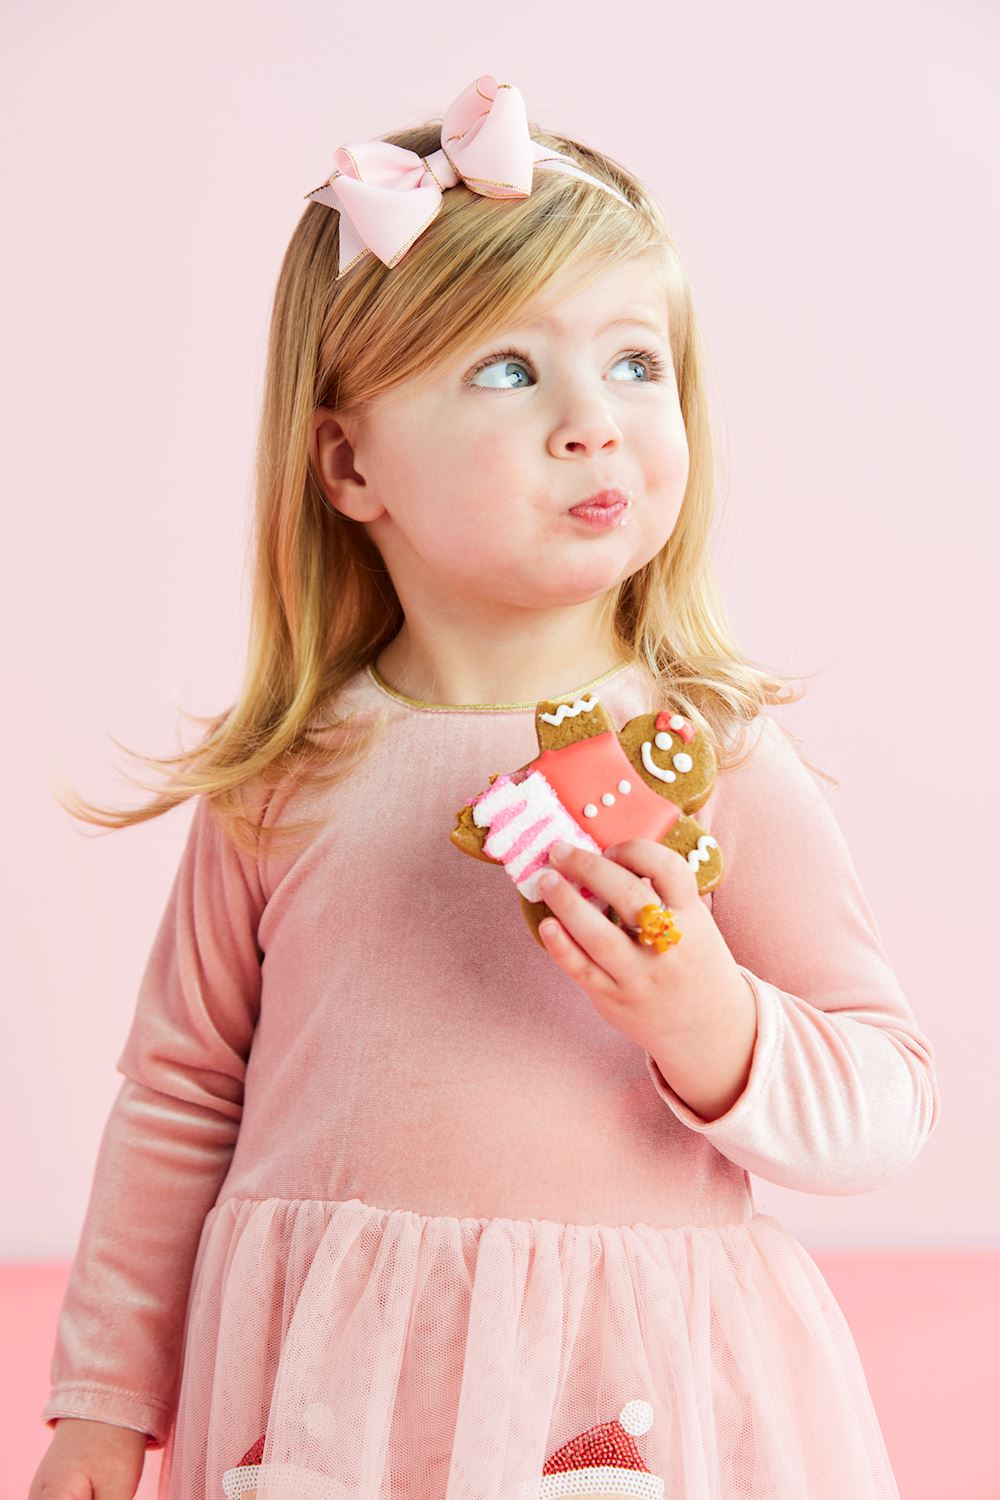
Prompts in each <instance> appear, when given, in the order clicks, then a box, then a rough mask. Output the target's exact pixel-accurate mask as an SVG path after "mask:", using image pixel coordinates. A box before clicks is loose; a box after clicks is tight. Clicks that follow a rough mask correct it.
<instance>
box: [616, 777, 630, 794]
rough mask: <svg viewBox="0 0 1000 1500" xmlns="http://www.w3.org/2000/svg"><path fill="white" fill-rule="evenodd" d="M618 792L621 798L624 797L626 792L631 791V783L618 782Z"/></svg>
mask: <svg viewBox="0 0 1000 1500" xmlns="http://www.w3.org/2000/svg"><path fill="white" fill-rule="evenodd" d="M618 790H619V791H620V792H621V794H622V796H623V797H624V796H625V795H626V794H627V793H628V792H630V791H631V790H632V783H631V781H619V783H618Z"/></svg>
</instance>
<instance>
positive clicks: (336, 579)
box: [58, 122, 840, 852]
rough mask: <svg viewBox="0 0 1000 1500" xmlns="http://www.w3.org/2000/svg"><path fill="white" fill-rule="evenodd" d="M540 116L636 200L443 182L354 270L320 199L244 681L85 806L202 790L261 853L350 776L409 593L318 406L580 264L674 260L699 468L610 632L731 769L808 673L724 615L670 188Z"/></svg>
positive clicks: (275, 323) (153, 810)
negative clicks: (520, 194)
mask: <svg viewBox="0 0 1000 1500" xmlns="http://www.w3.org/2000/svg"><path fill="white" fill-rule="evenodd" d="M531 133H532V135H533V137H534V138H535V139H536V140H538V141H540V142H542V143H543V144H544V145H547V146H553V147H555V148H556V149H557V150H559V151H563V152H566V153H567V154H569V155H571V156H572V157H574V158H575V159H576V160H577V161H579V163H580V164H581V165H582V166H583V167H584V168H585V170H586V171H588V172H590V173H592V174H593V175H595V176H598V177H600V178H602V179H603V180H605V181H607V182H609V183H611V184H612V185H613V186H614V187H616V188H618V190H619V191H620V192H622V193H623V194H624V195H625V196H626V198H627V199H628V200H629V204H630V205H631V206H627V205H625V204H623V203H621V202H619V201H618V200H617V199H616V198H615V197H613V196H612V194H610V193H606V192H604V191H602V190H601V189H600V188H598V187H595V186H593V185H591V184H589V183H586V182H583V181H581V180H579V179H577V178H574V177H572V176H570V175H568V174H564V173H560V172H557V171H553V170H539V171H537V172H536V173H535V178H534V185H533V188H532V192H531V195H530V196H529V197H528V198H525V199H520V200H510V199H506V200H501V199H490V198H485V197H481V196H479V195H478V194H476V193H474V192H472V191H471V190H470V189H469V188H467V187H466V186H465V185H464V184H461V183H460V184H459V185H458V186H456V187H454V188H451V189H449V190H448V191H446V192H445V193H444V194H443V195H442V199H441V207H440V212H439V213H438V215H437V216H436V218H435V219H434V220H433V221H432V222H431V224H430V226H429V227H428V228H427V229H426V230H425V231H424V233H423V234H422V235H421V236H420V237H419V238H418V239H417V240H416V241H415V242H414V244H413V245H412V246H411V247H410V249H409V250H408V251H407V252H406V254H405V256H404V257H403V258H402V260H401V261H400V262H399V263H398V264H397V265H396V266H395V267H393V268H392V269H390V268H388V267H386V266H385V265H383V263H382V262H381V261H380V260H379V259H378V258H377V257H376V256H375V255H373V254H372V255H368V256H366V257H364V258H363V259H362V260H361V261H360V262H359V263H358V264H356V265H355V266H354V267H353V268H352V269H351V270H350V271H349V272H347V273H346V274H345V276H344V277H343V279H342V280H340V281H338V280H337V272H338V262H339V214H338V213H337V211H336V210H334V209H330V208H327V207H324V206H323V205H321V204H318V203H315V202H310V203H309V204H308V205H307V206H306V208H305V210H304V212H303V214H302V216H301V218H300V220H299V222H298V224H297V226H296V228H295V231H294V233H293V234H292V237H291V241H290V243H289V245H288V248H287V250H286V252H285V255H284V258H283V261H282V265H281V271H280V274H279V277H278V282H277V287H276V290H275V295H274V305H273V309H272V317H271V325H270V333H269V342H268V353H267V366H266V372H265V387H264V396H263V410H262V413H261V422H260V429H259V435H258V445H257V460H256V505H255V525H254V535H253V538H252V546H253V563H252V575H253V576H252V586H251V601H250V616H251V618H250V640H249V643H248V652H247V660H246V665H245V671H244V677H243V682H242V685H241V687H240V690H239V693H238V696H237V698H236V701H235V703H234V704H233V705H232V706H231V707H230V708H228V709H227V710H226V711H225V712H223V713H222V714H220V715H218V716H216V717H214V718H201V717H200V716H198V715H189V714H185V717H187V718H189V719H194V720H195V721H196V722H198V723H200V724H202V725H207V730H206V732H205V734H204V735H203V737H202V738H201V740H200V742H199V743H198V744H196V745H195V746H194V747H193V748H192V749H190V750H184V751H182V752H181V753H179V754H178V755H174V756H161V757H156V756H151V755H141V754H140V755H138V756H137V757H136V758H137V759H139V760H141V761H142V762H143V763H144V764H145V765H147V766H155V767H157V768H161V769H162V770H164V771H165V772H167V773H168V774H167V779H166V783H165V785H163V786H160V787H159V788H156V787H152V786H148V785H146V784H145V783H142V782H135V781H134V778H130V779H132V780H133V782H134V784H137V785H141V786H144V789H145V790H147V791H149V792H151V793H153V796H152V800H151V801H149V802H148V803H146V804H145V805H143V806H140V807H137V808H133V809H106V808H102V807H99V806H97V805H96V804H94V803H91V802H88V801H86V800H85V799H82V798H79V797H77V796H76V795H75V794H73V795H72V796H71V798H70V800H69V801H68V802H67V801H63V799H61V798H60V799H58V800H60V802H61V804H62V805H63V806H64V807H66V808H67V810H68V811H70V812H71V813H72V814H73V815H74V816H75V817H77V818H79V819H81V820H82V821H84V822H88V823H93V824H97V825H99V826H101V827H104V828H109V829H110V828H122V827H126V826H128V825H129V824H132V823H139V822H143V821H145V820H146V819H148V818H155V817H158V816H159V815H160V814H161V813H164V812H167V811H168V810H169V809H170V808H172V807H175V806H176V805H177V804H178V803H179V802H183V801H185V800H186V799H187V798H189V797H192V796H196V795H197V794H199V793H202V794H204V795H205V796H207V797H208V798H210V799H211V800H212V802H213V807H214V810H215V811H216V813H217V815H218V817H219V819H220V821H221V823H222V824H223V827H224V829H225V831H226V832H227V834H228V835H229V837H230V838H231V839H232V841H233V842H234V843H235V844H236V845H237V846H238V847H240V848H242V849H244V850H248V851H254V852H260V850H261V845H262V842H264V843H266V844H267V845H268V846H270V843H271V840H272V839H273V838H274V837H276V835H277V830H276V829H274V828H268V829H266V830H265V829H263V828H262V826H261V825H262V820H263V816H264V814H265V810H266V806H267V803H268V801H269V800H270V796H271V794H272V793H273V791H274V789H275V787H276V786H277V785H278V784H279V782H280V781H281V780H282V779H283V778H284V777H287V776H291V777H293V778H295V779H297V778H299V777H304V778H307V779H309V780H310V781H311V782H313V783H314V784H332V783H334V782H336V781H338V780H340V779H341V778H342V777H343V776H345V775H346V774H347V773H348V772H349V771H350V769H351V767H352V766H353V765H354V763H355V758H356V756H358V755H360V754H362V753H363V751H364V749H365V746H366V745H367V743H368V742H369V740H370V736H371V735H372V734H373V733H374V732H375V731H376V730H377V729H378V727H379V726H378V723H377V722H375V723H369V724H368V725H367V726H366V727H365V728H362V727H360V726H359V725H358V724H356V723H352V722H351V720H350V719H349V717H338V716H337V715H336V713H335V711H334V708H335V705H334V703H333V700H335V698H336V696H337V694H338V692H339V690H340V689H341V688H342V687H343V685H344V684H345V683H346V682H347V681H348V679H349V678H351V677H352V676H353V674H354V673H356V672H357V671H358V670H359V669H361V668H363V667H364V666H365V665H366V664H367V663H369V662H371V661H373V660H374V658H375V657H377V656H378V654H379V653H380V652H381V650H382V649H383V648H384V647H385V646H386V645H387V644H388V642H389V641H390V640H391V639H392V638H393V636H394V635H395V634H396V633H397V631H398V630H399V628H400V626H401V624H402V622H403V612H402V607H401V605H400V602H399V598H398V595H397V593H396V590H395V588H394V587H393V583H392V579H391V577H390V576H389V573H388V571H387V570H386V568H385V566H384V564H383V560H382V557H381V555H380V554H379V552H378V550H377V549H376V547H375V546H374V544H373V543H372V542H371V541H370V539H369V537H368V534H367V532H366V530H365V528H364V526H363V525H362V524H360V523H358V522H356V521H353V520H351V519H349V518H347V517H345V516H343V515H342V514H340V513H339V512H338V511H336V510H334V509H333V507H332V506H331V505H330V504H329V503H328V502H327V501H326V498H325V496H324V493H323V491H322V489H321V487H320V484H319V481H318V478H317V476H316V473H315V471H314V470H313V467H312V461H311V458H310V455H309V441H310V432H311V417H312V414H313V412H314V410H315V408H316V407H317V406H329V407H332V408H333V409H334V410H336V411H338V412H342V413H345V414H352V415H357V416H359V417H361V418H363V414H364V411H365V408H366V406H367V404H368V403H369V402H371V401H373V400H375V399H376V398H377V397H379V396H381V395H383V394H384V393H386V392H388V391H390V390H391V389H392V388H393V387H394V386H396V385H397V384H399V383H400V382H403V381H407V380H410V379H413V378H415V377H418V376H420V377H425V376H427V375H428V374H429V373H433V371H434V370H435V369H437V368H438V367H443V366H450V365H451V364H453V363H454V362H455V361H456V360H457V359H458V358H460V357H461V355H462V354H463V353H464V352H465V351H466V350H467V349H472V348H473V347H475V346H476V345H477V344H480V343H482V342H483V341H484V340H485V339H488V338H490V337H492V335H493V334H494V332H495V331H496V330H497V328H498V327H499V326H501V325H503V324H507V323H509V322H511V321H513V320H514V319H515V315H516V314H518V313H519V312H520V311H521V309H522V308H523V307H524V305H525V304H526V303H527V302H528V301H529V300H530V299H532V298H534V297H535V296H536V295H538V294H539V293H541V292H542V291H543V290H544V288H545V287H546V284H547V283H548V282H549V281H550V279H551V278H552V277H553V276H554V275H555V274H556V273H557V272H562V271H564V270H566V269H567V268H570V267H573V268H577V267H579V268H580V271H581V273H582V274H584V273H587V272H588V271H589V272H590V275H589V276H587V280H589V279H590V276H593V277H596V276H599V275H600V274H602V272H603V271H604V270H606V268H607V267H609V266H611V265H612V264H621V263H622V262H624V261H627V260H631V259H633V258H634V257H635V256H637V255H650V256H651V257H653V258H654V261H655V263H656V265H657V266H660V265H662V269H663V274H664V280H665V287H666V293H667V301H668V308H669V329H670V342H671V352H672V357H673V362H674V369H675V374H676V380H677V387H678V391H679V394H680V405H681V410H682V413H683V419H684V424H685V428H686V433H687V442H688V449H689V454H690V466H689V473H688V480H687V487H686V490H685V494H684V500H683V504H682V507H681V510H680V514H679V516H678V520H677V524H676V526H675V528H674V530H673V532H672V534H671V536H670V537H669V539H668V540H667V542H666V543H665V545H664V546H663V548H662V549H661V550H660V551H659V552H658V553H657V554H656V556H655V557H653V558H651V559H650V560H649V562H647V563H646V564H645V565H644V566H643V567H642V568H640V569H639V571H638V572H637V573H635V574H634V575H633V576H632V577H630V578H628V579H627V580H625V581H624V582H623V583H621V584H619V585H618V586H617V587H616V588H615V589H614V590H613V591H611V592H610V593H609V595H608V597H607V599H606V600H605V609H606V616H605V624H606V626H607V627H608V628H609V634H610V640H611V642H612V649H615V648H617V651H618V653H619V654H620V657H621V658H623V659H635V660H638V661H639V662H641V663H644V664H645V666H646V667H647V668H648V669H649V671H650V672H651V673H652V675H653V676H654V678H655V679H657V681H658V683H659V687H660V689H661V690H662V693H663V694H664V696H665V698H666V700H667V701H668V702H669V703H670V704H671V705H673V706H675V707H676V708H677V709H678V710H679V711H680V712H681V713H683V714H684V715H685V716H687V717H688V718H689V719H690V720H691V721H692V722H693V723H695V724H697V725H698V727H699V728H700V729H702V730H703V731H705V732H707V733H709V734H710V735H712V736H713V739H714V742H715V743H716V745H717V747H718V751H719V763H720V768H724V767H725V766H726V765H729V764H734V763H737V762H735V761H731V760H728V759H727V754H728V746H729V745H730V743H731V742H732V741H733V740H734V739H739V738H740V733H741V731H742V730H743V729H744V728H745V727H746V726H747V725H748V724H749V723H750V722H751V721H752V720H753V719H755V718H756V717H757V716H758V714H759V713H760V712H761V710H762V709H763V708H764V707H765V706H766V705H768V704H772V703H777V704H784V703H790V702H794V701H796V700H797V699H798V698H801V697H802V696H803V695H804V692H805V689H804V688H803V689H802V690H801V691H799V692H794V691H793V690H792V689H791V688H790V687H789V679H786V678H781V677H778V676H776V675H774V674H772V673H771V672H769V671H767V670H765V669H764V668H763V667H762V666H760V665H759V664H757V663H756V662H754V661H752V660H750V659H749V658H748V657H746V656H744V655H743V653H742V652H741V651H740V650H739V648H738V647H737V645H736V642H735V640H734V638H733V633H732V631H731V629H730V626H729V623H728V621H727V618H726V612H725V608H724V605H723V601H722V597H721V593H720V590H719V586H718V583H717V581H716V578H715V574H714V571H713V568H712V564H711V560H710V556H709V541H710V529H711V525H712V521H713V518H714V512H715V460H714V454H713V449H712V440H711V432H710V427H709V414H708V407H707V402H706V393H705V386H704V377H703V370H704V354H703V346H702V339H701V335H700V332H699V328H698V324H697V321H696V318H695V314H694V307H693V303H692V298H691V293H690V290H689V288H688V284H687V279H686V276H685V274H684V271H683V268H682V265H681V261H680V257H679V254H678V252H677V249H676V247H675V245H674V242H673V240H672V238H671V235H670V233H669V230H668V228H667V225H666V223H665V221H664V219H663V216H662V214H661V212H660V210H659V207H658V205H657V204H656V202H655V200H654V199H653V198H652V196H651V195H650V194H649V193H648V191H647V190H646V188H645V187H644V185H643V184H642V183H641V182H640V181H639V180H638V179H637V178H635V177H633V176H632V175H631V174H630V173H629V172H628V171H627V170H626V169H625V168H624V167H622V166H620V165H619V164H618V163H617V162H615V161H613V160H612V159H611V158H610V157H607V156H605V155H603V154H602V153H600V152H598V151H595V150H594V149H593V148H591V147H588V146H585V145H583V144H581V143H580V142H578V141H575V140H573V139H570V138H568V137H566V136H561V135H556V134H553V133H551V132H547V131H542V130H538V129H537V128H535V127H534V126H532V127H531ZM383 139H384V140H387V141H391V142H393V143H394V144H396V145H398V146H404V147H407V148H408V149H409V150H411V151H414V152H416V153H417V154H418V155H419V156H426V155H428V154H430V153H431V152H432V151H434V150H435V149H436V148H437V147H438V146H439V145H440V122H437V123H436V124H435V123H434V122H428V123H427V124H424V125H421V126H418V127H413V128H409V129H404V130H399V131H396V132H395V133H393V134H390V135H387V136H384V137H383ZM576 284H579V285H583V284H585V281H583V280H581V281H580V282H579V283H576ZM182 712H183V711H182ZM317 726H321V728H322V732H321V733H319V734H317V733H316V732H315V731H316V729H317ZM785 732H786V733H788V731H787V730H785ZM791 738H793V739H794V738H795V737H794V736H791ZM114 743H115V744H118V741H117V740H116V741H114ZM122 748H123V747H122ZM129 753H131V752H129ZM803 759H804V757H803ZM806 764H809V762H806ZM812 769H814V770H818V768H816V767H813V768H812ZM818 774H820V775H822V776H823V777H824V778H825V779H826V780H828V781H835V778H834V777H832V776H828V775H827V773H826V772H824V771H821V770H818ZM836 785H838V786H839V785H840V783H839V782H836ZM251 793H253V795H252V796H251V797H250V800H249V801H248V800H247V799H248V794H251ZM258 793H263V796H260V795H258ZM313 826H314V824H313V823H312V822H304V823H293V824H287V825H286V826H285V827H284V830H283V833H282V835H281V837H283V838H298V837H299V836H300V835H302V834H303V833H307V832H309V831H311V829H312V828H313Z"/></svg>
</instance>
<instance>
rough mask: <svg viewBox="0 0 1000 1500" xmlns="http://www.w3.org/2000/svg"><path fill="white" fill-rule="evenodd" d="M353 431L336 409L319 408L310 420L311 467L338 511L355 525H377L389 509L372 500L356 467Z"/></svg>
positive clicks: (328, 500)
mask: <svg viewBox="0 0 1000 1500" xmlns="http://www.w3.org/2000/svg"><path fill="white" fill-rule="evenodd" d="M350 427H351V424H350V422H349V421H348V420H347V418H346V417H344V416H342V414H341V413H340V412H337V411H334V409H333V408H332V407H330V406H317V407H315V409H314V410H313V412H312V415H311V417H310V431H309V464H310V468H311V469H312V472H313V475H314V477H315V479H316V481H317V483H318V484H319V487H320V489H321V490H322V491H323V494H324V495H325V497H326V499H327V502H328V503H329V504H330V505H331V506H332V508H333V509H334V510H336V511H339V512H340V513H341V515H344V516H347V517H349V518H350V519H351V520H353V521H373V520H374V519H375V517H376V516H380V515H381V514H382V512H383V510H384V508H385V507H384V506H381V505H379V503H378V501H377V500H375V499H374V498H373V497H372V495H371V494H370V493H369V489H368V483H367V481H366V480H365V478H364V477H363V476H362V475H361V474H359V473H358V471H357V469H356V468H355V466H354V448H353V446H352V442H351V438H350V437H349V436H348V429H349V428H350ZM351 430H352V432H353V429H351Z"/></svg>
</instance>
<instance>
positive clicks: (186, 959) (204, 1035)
mask: <svg viewBox="0 0 1000 1500" xmlns="http://www.w3.org/2000/svg"><path fill="white" fill-rule="evenodd" d="M263 907H264V896H263V892H262V889H261V884H260V880H259V875H258V870H257V865H256V861H255V860H253V859H252V858H251V857H247V856H245V855H244V854H242V853H241V852H240V851H238V850H236V849H235V847H234V846H233V845H232V843H231V842H230V841H229V840H228V839H227V838H226V837H225V835H224V833H223V830H222V826H221V824H220V823H219V821H218V819H217V817H216V815H215V813H214V811H213V810H212V807H211V804H210V802H209V801H208V800H207V799H206V798H205V797H204V796H198V797H197V798H196V799H195V812H194V816H193V819H192V822H191V825H190V828H189V831H188V837H187V841H186V844H185V847H184V851H183V854H182V857H181V861H180V865H179V868H178V870H177V872H176V875H175V877H174V882H173V886H172V889H171V892H170V895H169V898H168V901H167V905H166V909H165V911H164V913H163V916H162V919H161V921H160V926H159V929H158V932H157V935H156V937H155V940H154V943H153V947H152V951H151V953H150V955H149V958H148V960H147V964H146V968H145V972H144V975H143V978H142V981H141V984H140V988H139V994H138V999H137V1003H136V1008H135V1015H134V1018H133V1021H132V1025H131V1029H130V1031H129V1034H128V1037H127V1039H126V1042H125V1047H124V1050H123V1052H122V1054H121V1057H120V1058H119V1060H118V1062H117V1064H116V1068H117V1071H118V1072H120V1073H122V1074H123V1075H124V1082H123V1083H122V1085H121V1088H120V1090H119V1092H118V1096H117V1098H116V1100H115V1103H114V1105H113V1106H112V1109H111V1112H110V1115H109V1117H108V1120H107V1122H106V1125H105V1128H104V1132H103V1136H102V1139H101V1143H100V1147H99V1151H98V1157H97V1164H96V1169H95V1174H94V1180H93V1184H92V1187H91V1193H90V1200H89V1204H88V1208H87V1213H86V1217H85V1220H84V1224H83V1229H82V1233H81V1236H80V1241H79V1244H78V1247H77V1252H76V1256H75V1258H74V1262H73V1266H72V1270H71V1273H70V1278H69V1282H68V1285H67V1288H66V1293H65V1296H64V1299H63V1304H62V1309H61V1312H60V1316H59V1322H58V1326H57V1332H56V1340H55V1348H54V1352H53V1357H52V1365H51V1381H52V1388H51V1392H50V1395H49V1399H48V1401H47V1403H46V1405H45V1407H44V1408H43V1410H42V1413H41V1417H42V1420H43V1421H45V1422H46V1423H48V1424H49V1425H52V1423H53V1419H54V1418H56V1417H89V1418H96V1419H99V1420H101V1421H104V1422H110V1423H114V1424H116V1425H118V1426H123V1427H132V1428H135V1429H137V1430H138V1431H140V1432H145V1433H146V1434H147V1446H148V1447H162V1445H163V1443H164V1441H165V1439H166V1435H167V1431H168V1429H169V1426H170V1421H171V1418H172V1414H173V1411H174V1403H175V1400H176V1390H175V1384H176V1380H177V1377H178V1375H179V1355H180V1346H181V1339H182V1332H183V1324H184V1317H185V1312H186V1306H187V1298H188V1293H189V1289H190V1281H191V1273H192V1269H193V1265H194V1259H195V1255H196V1252H197V1247H198V1242H199V1239H200V1235H201V1230H202V1226H203V1223H204V1219H205V1216H206V1214H207V1212H208V1211H209V1209H210V1208H211V1207H212V1205H213V1203H214V1201H215V1199H216V1197H217V1194H218V1190H219V1187H220V1186H221V1183H222V1180H223V1178H224V1177H225V1174H226V1171H227V1168H228V1165H229V1161H230V1158H231V1156H232V1151H233V1147H234V1145H235V1142H236V1136H237V1132H238V1130H239V1124H240V1117H241V1114H242V1098H243V1081H244V1075H245V1068H246V1061H247V1058H248V1055H249V1051H250V1046H251V1042H252V1040H253V1035H254V1027H255V1023H256V1018H257V1015H258V1012H259V1006H260V991H261V959H262V954H261V952H260V949H259V947H258V943H257V926H258V922H259V919H260V915H261V912H262V911H263Z"/></svg>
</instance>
